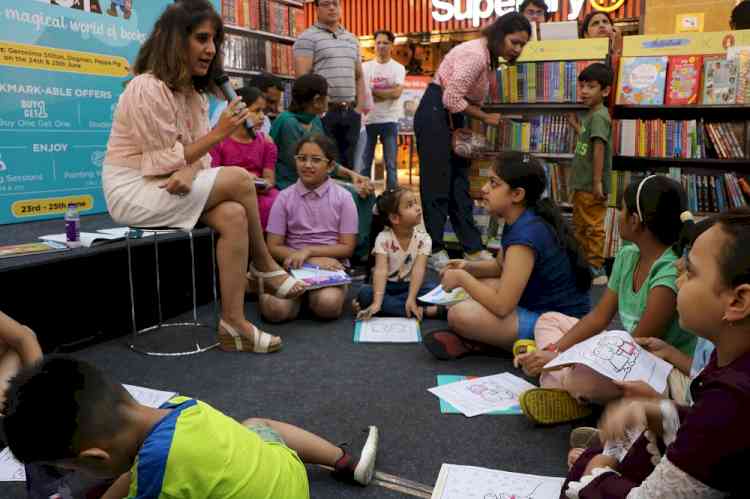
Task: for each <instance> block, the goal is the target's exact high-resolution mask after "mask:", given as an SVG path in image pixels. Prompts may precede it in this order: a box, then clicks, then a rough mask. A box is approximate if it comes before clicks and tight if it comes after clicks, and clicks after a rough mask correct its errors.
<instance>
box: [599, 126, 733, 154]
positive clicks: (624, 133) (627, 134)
mask: <svg viewBox="0 0 750 499" xmlns="http://www.w3.org/2000/svg"><path fill="white" fill-rule="evenodd" d="M745 126H746V125H745V123H744V122H704V121H703V120H702V119H699V120H660V119H654V120H636V119H626V120H615V121H614V123H613V127H612V129H613V132H612V136H613V146H614V147H613V150H614V151H616V154H618V155H621V156H635V157H655V158H680V159H705V158H717V159H741V158H744V157H745V147H744V145H743V144H744V140H743V139H742V137H743V136H744V133H745Z"/></svg>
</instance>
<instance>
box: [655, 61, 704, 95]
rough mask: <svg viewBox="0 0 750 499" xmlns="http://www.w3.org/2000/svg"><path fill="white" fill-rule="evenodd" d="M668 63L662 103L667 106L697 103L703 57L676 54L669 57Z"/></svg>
mask: <svg viewBox="0 0 750 499" xmlns="http://www.w3.org/2000/svg"><path fill="white" fill-rule="evenodd" d="M668 64H669V68H668V69H667V91H666V94H665V96H664V103H665V104H666V105H668V106H674V105H688V104H697V103H698V99H699V98H700V88H701V74H702V66H703V57H702V56H699V55H676V56H671V57H670V58H669V63H668Z"/></svg>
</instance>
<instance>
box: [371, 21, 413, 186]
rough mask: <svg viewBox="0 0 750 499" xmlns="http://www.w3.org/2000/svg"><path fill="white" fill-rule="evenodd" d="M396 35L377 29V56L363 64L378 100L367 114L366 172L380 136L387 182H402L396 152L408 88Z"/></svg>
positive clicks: (394, 183)
mask: <svg viewBox="0 0 750 499" xmlns="http://www.w3.org/2000/svg"><path fill="white" fill-rule="evenodd" d="M395 40H396V37H395V36H394V35H393V33H391V32H390V31H386V30H380V31H376V32H375V52H376V55H377V57H376V58H375V59H373V60H372V61H368V62H366V63H364V64H363V65H362V71H363V73H364V80H365V85H366V86H367V88H369V89H370V90H371V91H372V97H373V100H374V101H375V105H374V106H373V109H372V110H371V111H370V112H369V113H368V114H367V116H366V117H365V126H366V129H367V145H366V146H365V151H364V155H363V163H364V169H363V171H362V175H364V176H365V177H369V176H370V169H371V168H372V159H373V156H374V155H375V145H376V144H377V142H378V137H380V141H381V142H382V143H383V156H384V157H385V165H386V172H387V186H388V188H389V189H392V188H394V187H396V186H397V185H398V174H397V172H396V153H397V152H398V118H399V112H400V111H399V99H400V98H401V92H402V91H403V88H404V79H405V78H406V68H404V66H403V65H401V64H399V63H398V62H396V61H394V60H393V59H392V58H391V50H393V42H394V41H395Z"/></svg>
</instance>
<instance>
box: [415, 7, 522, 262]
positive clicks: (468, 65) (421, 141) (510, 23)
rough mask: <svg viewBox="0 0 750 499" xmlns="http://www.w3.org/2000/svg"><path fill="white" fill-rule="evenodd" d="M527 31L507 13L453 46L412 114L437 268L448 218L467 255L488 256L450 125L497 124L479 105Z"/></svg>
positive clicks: (444, 258) (445, 255)
mask: <svg viewBox="0 0 750 499" xmlns="http://www.w3.org/2000/svg"><path fill="white" fill-rule="evenodd" d="M530 35H531V25H530V24H529V21H528V20H527V19H526V18H525V17H524V16H522V15H521V14H519V13H517V12H510V13H508V14H505V15H504V16H502V17H500V18H498V19H497V20H496V21H495V22H493V23H492V24H491V25H489V26H487V27H486V28H484V30H483V31H482V37H481V38H478V39H476V40H471V41H469V42H464V43H462V44H460V45H458V46H456V47H454V48H453V49H452V50H451V51H450V52H448V55H446V56H445V58H444V59H443V62H441V63H440V67H439V68H438V70H437V73H436V74H435V79H434V80H433V82H432V83H431V84H430V85H429V86H428V87H427V91H426V92H425V94H424V97H422V101H421V102H420V103H419V108H418V109H417V113H416V114H415V115H414V134H415V136H416V139H417V151H418V153H419V171H420V172H421V175H420V176H419V188H420V192H421V197H422V210H423V212H424V223H425V226H426V228H427V233H428V234H429V235H430V238H432V256H431V257H430V259H429V264H430V267H432V268H433V269H435V270H440V269H442V268H443V267H444V266H445V264H446V263H447V262H448V253H446V251H445V249H444V245H443V229H444V228H445V219H446V217H448V216H450V219H451V224H452V225H453V228H454V229H455V231H456V235H457V236H458V240H459V241H460V242H461V244H462V245H463V247H464V252H465V255H466V257H467V258H468V259H480V258H486V256H487V255H486V252H482V238H481V235H480V233H479V230H478V229H477V227H476V225H475V224H474V218H473V216H472V208H473V206H474V203H473V202H472V200H471V197H470V196H469V179H468V176H467V167H468V166H469V163H468V161H467V160H466V159H463V158H460V157H458V156H456V155H455V154H454V153H453V150H452V148H451V129H452V128H460V127H462V126H464V119H465V117H466V116H468V117H471V118H473V119H476V120H481V121H482V122H484V123H485V124H487V125H492V126H497V125H498V124H499V122H500V115H499V114H494V113H489V114H488V113H485V112H484V111H482V108H481V105H482V103H483V102H484V100H485V99H486V98H487V94H488V93H489V88H490V80H491V79H492V78H493V77H494V72H495V70H496V69H497V66H498V58H499V57H502V58H504V59H505V60H506V61H508V62H509V63H513V62H514V61H515V60H516V59H517V58H518V56H520V55H521V51H522V50H523V47H524V45H526V42H528V41H529V36H530ZM451 118H452V126H451Z"/></svg>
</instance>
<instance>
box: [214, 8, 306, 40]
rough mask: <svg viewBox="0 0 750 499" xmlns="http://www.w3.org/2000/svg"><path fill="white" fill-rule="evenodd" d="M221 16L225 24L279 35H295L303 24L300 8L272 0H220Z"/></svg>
mask: <svg viewBox="0 0 750 499" xmlns="http://www.w3.org/2000/svg"><path fill="white" fill-rule="evenodd" d="M221 16H222V18H223V19H224V21H225V22H226V23H227V24H230V25H233V26H238V27H240V28H248V29H254V30H260V31H266V32H268V33H273V34H276V35H281V36H292V37H295V36H297V35H298V34H299V33H301V32H302V31H303V30H304V26H305V13H304V11H303V10H302V9H300V8H297V7H293V6H291V5H288V4H286V3H284V2H277V1H274V0H222V2H221Z"/></svg>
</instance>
